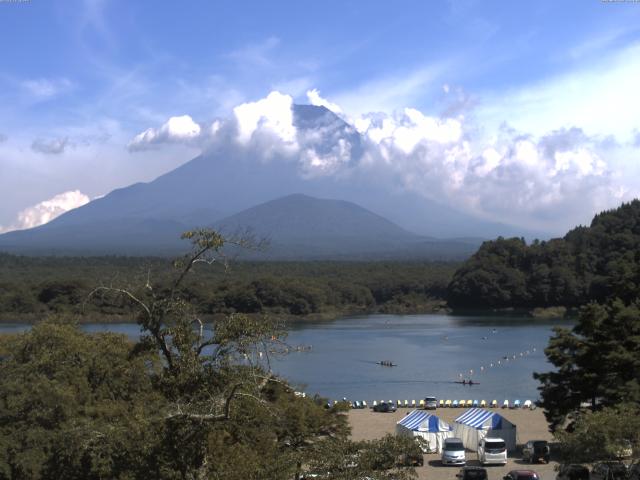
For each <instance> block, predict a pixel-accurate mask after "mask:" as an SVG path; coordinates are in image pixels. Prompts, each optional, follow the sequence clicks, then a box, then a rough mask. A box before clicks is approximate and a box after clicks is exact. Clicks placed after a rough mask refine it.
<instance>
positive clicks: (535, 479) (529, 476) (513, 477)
mask: <svg viewBox="0 0 640 480" xmlns="http://www.w3.org/2000/svg"><path fill="white" fill-rule="evenodd" d="M502 478H503V480H540V477H539V476H538V474H537V473H536V472H534V471H533V470H511V471H510V472H509V473H507V474H506V475H505V476H504V477H502Z"/></svg>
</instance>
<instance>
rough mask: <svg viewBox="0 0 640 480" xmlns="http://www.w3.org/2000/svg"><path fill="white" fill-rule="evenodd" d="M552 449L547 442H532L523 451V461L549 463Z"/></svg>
mask: <svg viewBox="0 0 640 480" xmlns="http://www.w3.org/2000/svg"><path fill="white" fill-rule="evenodd" d="M550 457H551V449H550V448H549V442H547V441H546V440H530V441H528V442H527V443H526V444H525V446H524V447H523V449H522V460H524V461H525V462H529V463H535V462H545V463H549V459H550Z"/></svg>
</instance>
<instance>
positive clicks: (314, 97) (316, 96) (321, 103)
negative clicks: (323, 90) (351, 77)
mask: <svg viewBox="0 0 640 480" xmlns="http://www.w3.org/2000/svg"><path fill="white" fill-rule="evenodd" d="M307 98H308V99H309V103H310V104H311V105H316V106H318V107H325V108H327V109H329V110H331V111H332V112H333V113H342V109H341V108H340V106H339V105H337V104H335V103H332V102H330V101H329V100H327V99H325V98H322V97H321V96H320V92H319V91H318V89H317V88H314V89H312V90H308V91H307Z"/></svg>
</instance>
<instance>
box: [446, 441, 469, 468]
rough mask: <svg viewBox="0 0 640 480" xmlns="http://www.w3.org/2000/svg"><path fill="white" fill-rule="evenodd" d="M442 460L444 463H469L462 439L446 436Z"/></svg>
mask: <svg viewBox="0 0 640 480" xmlns="http://www.w3.org/2000/svg"><path fill="white" fill-rule="evenodd" d="M441 460H442V464H443V465H464V464H465V463H467V458H466V456H465V453H464V445H463V444H462V440H460V439H459V438H456V437H451V438H445V440H444V445H443V446H442V457H441Z"/></svg>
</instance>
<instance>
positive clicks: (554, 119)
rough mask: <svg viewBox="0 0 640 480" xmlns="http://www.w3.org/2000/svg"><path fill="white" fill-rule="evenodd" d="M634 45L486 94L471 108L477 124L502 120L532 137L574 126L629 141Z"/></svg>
mask: <svg viewBox="0 0 640 480" xmlns="http://www.w3.org/2000/svg"><path fill="white" fill-rule="evenodd" d="M638 78H640V44H638V43H637V44H635V45H630V46H629V47H628V48H626V49H623V50H622V51H620V52H618V53H616V54H615V55H612V56H608V57H606V58H605V59H604V60H600V61H598V62H591V63H590V64H589V66H588V67H584V68H581V69H577V70H572V71H569V72H567V73H564V74H560V75H556V76H554V77H551V78H547V79H544V80H542V81H539V82H537V83H534V84H529V85H525V86H521V87H518V88H515V89H511V90H507V91H499V92H495V93H492V92H488V93H485V94H484V95H483V101H482V103H481V105H480V106H479V107H478V109H477V112H476V114H477V117H478V120H479V122H480V123H481V124H482V125H483V127H485V128H488V129H495V128H497V127H498V126H499V125H500V124H501V123H503V122H508V123H509V124H510V125H512V126H514V127H515V128H517V129H519V130H521V131H526V132H530V133H532V134H536V135H544V133H545V132H547V131H549V130H550V129H559V128H571V127H573V126H579V127H580V128H582V129H583V130H584V131H585V132H587V133H588V134H589V135H615V136H616V138H618V139H621V140H630V139H631V135H632V129H633V128H634V127H637V126H638V125H640V95H638V81H637V79H638Z"/></svg>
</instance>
